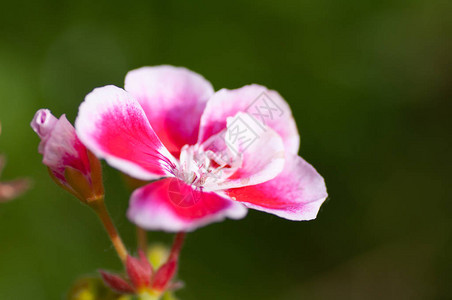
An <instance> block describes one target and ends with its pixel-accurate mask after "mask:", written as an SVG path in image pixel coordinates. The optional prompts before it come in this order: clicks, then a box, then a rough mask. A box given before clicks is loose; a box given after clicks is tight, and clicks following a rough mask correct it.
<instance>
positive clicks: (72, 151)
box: [31, 109, 103, 202]
mask: <svg viewBox="0 0 452 300" xmlns="http://www.w3.org/2000/svg"><path fill="white" fill-rule="evenodd" d="M31 127H32V128H33V130H34V131H35V132H36V133H37V134H38V136H39V137H40V138H41V143H40V144H39V147H38V151H39V153H41V154H42V156H43V159H42V162H43V164H44V165H46V166H47V167H48V169H49V174H50V176H51V177H52V179H53V180H54V181H55V182H56V183H57V184H58V185H60V186H61V187H63V188H64V189H66V190H67V191H69V192H70V193H72V194H74V195H75V196H76V197H78V198H79V199H80V200H82V201H84V202H89V201H91V200H93V199H96V198H98V197H101V196H103V185H102V174H101V169H100V162H99V160H98V159H97V158H96V157H95V156H94V155H93V154H91V153H90V152H89V151H88V150H87V149H86V147H85V146H84V145H83V144H82V143H81V142H80V140H79V139H78V137H77V135H76V133H75V129H74V127H73V126H72V125H71V123H69V121H68V120H67V119H66V116H65V115H62V116H61V117H60V119H57V118H55V117H54V116H53V115H52V113H51V112H50V111H49V110H48V109H40V110H38V111H37V112H36V114H35V116H34V118H33V120H32V122H31Z"/></svg>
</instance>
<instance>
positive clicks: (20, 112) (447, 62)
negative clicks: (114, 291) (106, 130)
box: [0, 0, 452, 300]
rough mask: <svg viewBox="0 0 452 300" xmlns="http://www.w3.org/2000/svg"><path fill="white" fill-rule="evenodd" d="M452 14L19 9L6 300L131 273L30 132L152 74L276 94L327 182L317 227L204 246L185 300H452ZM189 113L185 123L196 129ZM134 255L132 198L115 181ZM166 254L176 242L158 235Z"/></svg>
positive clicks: (10, 105) (170, 6)
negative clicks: (151, 68)
mask: <svg viewBox="0 0 452 300" xmlns="http://www.w3.org/2000/svg"><path fill="white" fill-rule="evenodd" d="M451 8H452V7H451V5H450V1H435V0H433V1H430V0H414V1H407V0H396V1H394V0H392V1H386V0H385V1H366V0H364V1H362V0H348V1H334V0H315V1H314V0H308V1H268V0H265V1H243V0H242V1H228V2H227V3H221V2H213V1H181V2H175V1H141V2H138V1H127V2H124V1H116V0H114V1H108V2H107V1H105V2H96V3H92V1H71V2H66V3H64V2H57V1H46V0H40V1H34V2H31V1H17V0H16V1H8V2H4V3H2V8H1V10H0V121H1V122H2V125H3V126H2V127H3V133H2V135H1V136H0V152H2V153H5V154H6V155H7V156H8V159H9V162H8V165H7V168H6V170H5V172H4V174H3V178H4V179H12V178H15V177H20V176H28V177H30V178H32V179H33V180H34V188H33V189H32V190H31V191H29V192H28V193H27V194H26V195H24V196H22V197H21V198H20V199H17V200H16V201H14V202H10V203H7V204H3V205H1V206H0V299H2V300H4V299H8V300H9V299H14V300H15V299H45V300H48V299H61V298H63V297H64V295H65V293H66V291H67V290H68V289H69V287H70V285H71V282H73V281H74V280H75V279H76V278H77V277H78V276H80V275H83V274H95V271H96V270H97V269H99V268H106V269H112V270H118V271H119V270H120V264H119V261H118V259H117V258H116V256H115V253H114V250H113V249H112V247H111V246H110V244H109V241H108V239H107V237H106V235H105V234H104V232H103V229H102V227H101V226H100V224H99V222H98V221H97V219H96V218H95V215H94V214H93V213H92V212H90V211H89V210H88V209H87V208H86V207H84V206H82V205H81V204H80V203H79V202H78V201H77V200H75V198H74V197H71V196H70V195H69V194H67V193H65V192H64V191H62V190H60V189H59V188H57V187H56V185H55V184H53V182H51V180H50V179H49V178H48V176H47V173H46V169H45V168H44V166H43V165H41V157H40V155H38V153H37V145H38V138H37V137H36V136H35V134H34V133H33V132H32V130H31V129H30V127H29V122H30V120H31V119H32V117H33V114H34V112H35V111H36V110H37V109H39V108H42V107H47V108H50V109H51V110H52V112H53V113H54V114H56V115H60V114H63V113H66V114H67V116H68V118H69V119H70V120H71V121H73V120H74V118H75V116H76V114H77V107H78V105H79V103H80V102H81V101H82V100H83V98H84V96H85V95H86V94H87V93H88V92H90V91H91V90H92V89H93V88H95V87H98V86H102V85H106V84H115V85H118V86H122V84H123V78H124V76H125V74H126V72H127V71H128V70H131V69H134V68H137V67H141V66H144V65H157V64H172V65H181V66H185V67H188V68H190V69H192V70H194V71H196V72H199V73H201V74H202V75H204V76H205V77H206V78H207V79H209V80H210V81H211V82H212V83H213V85H214V86H215V88H216V89H219V88H222V87H227V88H237V87H240V86H242V85H245V84H248V83H260V84H263V85H266V86H268V87H270V88H272V89H275V90H277V91H279V92H280V93H281V94H282V95H283V96H284V97H285V99H287V101H288V102H289V103H290V105H291V107H292V109H293V113H294V115H295V118H296V120H297V124H298V126H299V130H300V132H301V152H300V154H301V155H302V156H303V157H304V158H306V160H308V161H309V162H311V163H312V164H313V165H314V166H315V167H316V168H317V169H318V171H319V172H320V173H321V174H322V175H323V176H324V177H325V179H326V183H327V187H328V191H329V195H330V198H329V200H328V201H327V202H326V203H325V204H324V205H323V207H322V209H321V211H320V213H319V216H318V218H317V220H315V221H312V222H298V223H297V222H290V221H286V220H282V219H279V218H277V217H274V216H271V215H267V214H264V213H259V212H254V211H253V212H250V214H249V216H248V217H247V218H246V219H245V220H242V221H226V222H223V223H221V224H215V225H211V226H208V227H206V228H203V229H200V230H198V231H196V232H195V233H193V234H191V235H190V236H189V238H188V241H187V244H186V248H185V249H184V252H183V255H182V262H181V268H180V277H181V278H182V279H183V280H184V281H185V282H186V288H185V289H183V290H182V291H180V292H179V293H178V295H179V296H180V298H181V299H183V300H191V299H196V300H202V299H209V300H210V299H218V300H222V299H383V298H384V299H432V298H452V291H451V288H450V282H451V277H450V275H451V271H452V264H451V256H450V249H451V247H450V246H451V233H452V230H451V229H452V221H451V217H450V216H451V202H450V200H451V197H450V196H451V194H450V182H451V178H450V176H449V173H450V170H451V168H450V167H451V159H450V150H451V136H450V129H451V126H450V120H449V119H450V116H449V115H450V113H451V111H452V110H451V102H450V91H451V90H450V82H451V81H450V80H451V79H452V77H451V68H450V67H451V51H450V48H447V45H449V46H450V39H449V38H450V36H451V30H450V29H451V26H450V25H451V21H450V11H451ZM181 113H183V112H181ZM104 169H105V176H106V187H107V199H108V206H109V208H110V210H111V212H112V215H113V216H114V220H115V221H116V223H117V226H118V228H119V230H120V232H121V234H122V235H123V236H124V240H125V241H126V242H127V243H128V245H129V246H130V247H133V245H134V243H135V237H134V228H133V226H132V225H130V224H129V222H128V221H127V219H126V218H125V215H124V212H125V210H126V208H127V202H128V194H127V192H126V191H125V189H124V188H123V185H122V183H121V179H120V177H119V175H118V173H117V172H116V171H114V170H111V169H110V168H108V167H105V168H104ZM150 238H151V239H152V240H163V241H169V239H170V235H167V234H162V233H151V234H150Z"/></svg>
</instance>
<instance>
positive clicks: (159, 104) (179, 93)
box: [125, 65, 214, 158]
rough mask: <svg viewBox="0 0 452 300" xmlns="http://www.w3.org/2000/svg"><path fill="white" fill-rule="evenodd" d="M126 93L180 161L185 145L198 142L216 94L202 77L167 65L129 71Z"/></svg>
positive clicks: (126, 80)
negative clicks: (203, 117)
mask: <svg viewBox="0 0 452 300" xmlns="http://www.w3.org/2000/svg"><path fill="white" fill-rule="evenodd" d="M125 90H126V91H128V92H129V93H131V94H132V95H133V96H134V97H135V98H136V99H137V100H138V102H139V103H140V104H141V106H142V107H143V109H144V111H145V113H146V116H147V117H148V119H149V122H150V123H151V125H152V127H153V128H154V130H155V132H156V133H157V135H158V137H159V138H160V140H161V141H162V142H163V144H164V145H165V146H166V148H167V149H168V150H169V151H170V152H171V153H172V154H173V155H174V156H175V157H177V158H178V157H179V154H180V149H181V148H182V146H184V145H193V144H195V143H196V141H197V138H198V131H199V123H200V119H201V115H202V113H203V111H204V108H205V105H206V102H207V100H208V99H209V98H210V97H211V96H212V95H213V93H214V90H213V87H212V85H211V84H210V82H209V81H207V80H206V79H205V78H204V77H202V76H201V75H199V74H197V73H195V72H193V71H190V70H188V69H186V68H182V67H173V66H167V65H163V66H155V67H143V68H140V69H136V70H133V71H130V72H129V73H128V74H127V76H126V79H125Z"/></svg>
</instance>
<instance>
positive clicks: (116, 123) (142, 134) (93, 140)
mask: <svg viewBox="0 0 452 300" xmlns="http://www.w3.org/2000/svg"><path fill="white" fill-rule="evenodd" d="M75 127H76V130H77V135H78V136H79V138H80V140H81V141H82V142H83V143H84V144H85V145H86V147H87V148H88V149H90V150H91V151H92V152H93V153H94V154H95V155H96V156H98V157H99V158H104V159H105V160H106V161H107V162H108V163H109V164H110V165H112V166H113V167H115V168H117V169H119V170H121V171H122V172H124V173H126V174H128V175H130V176H132V177H134V178H137V179H142V180H151V179H157V178H160V177H162V176H166V175H169V174H170V173H171V170H172V169H173V168H174V165H175V159H174V157H173V156H172V155H171V154H170V153H169V152H168V150H167V149H166V148H165V146H164V145H163V144H162V143H161V141H160V140H159V138H158V137H157V135H156V134H155V132H154V130H153V129H152V127H151V125H150V124H149V121H148V119H147V117H146V115H145V113H144V111H143V109H142V108H141V106H140V104H139V103H138V101H136V100H135V99H134V97H133V96H132V95H130V94H129V93H127V92H126V91H124V90H123V89H121V88H118V87H115V86H105V87H102V88H97V89H94V90H93V91H92V92H91V93H90V94H88V95H87V96H86V98H85V101H84V102H83V103H82V104H81V105H80V108H79V114H78V117H77V119H76V121H75Z"/></svg>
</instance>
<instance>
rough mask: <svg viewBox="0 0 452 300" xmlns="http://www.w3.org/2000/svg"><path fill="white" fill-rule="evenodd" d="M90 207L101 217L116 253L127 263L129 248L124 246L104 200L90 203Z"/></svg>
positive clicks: (100, 199)
mask: <svg viewBox="0 0 452 300" xmlns="http://www.w3.org/2000/svg"><path fill="white" fill-rule="evenodd" d="M88 205H89V207H91V208H92V209H93V210H94V212H95V213H96V214H97V216H98V217H99V219H100V221H101V222H102V224H103V225H104V228H105V230H106V231H107V234H108V236H109V237H110V240H111V242H112V244H113V246H114V247H115V250H116V253H118V256H119V258H120V259H121V261H122V262H123V263H125V262H126V259H127V256H128V255H129V254H128V252H127V248H126V247H125V246H124V243H123V242H122V240H121V237H120V236H119V234H118V231H117V230H116V227H115V225H114V224H113V221H112V220H111V217H110V214H109V213H108V210H107V206H106V205H105V201H104V198H103V197H100V198H98V199H96V200H93V201H90V202H89V203H88Z"/></svg>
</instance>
